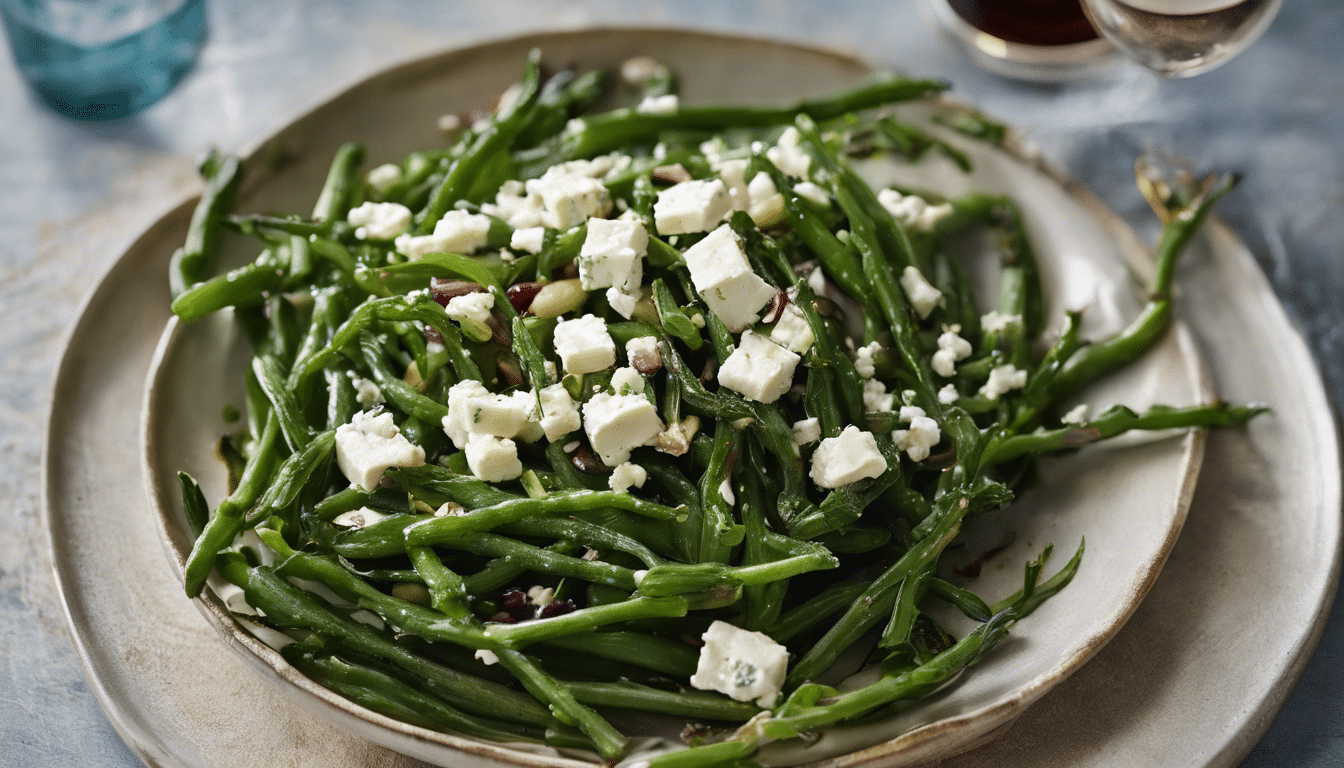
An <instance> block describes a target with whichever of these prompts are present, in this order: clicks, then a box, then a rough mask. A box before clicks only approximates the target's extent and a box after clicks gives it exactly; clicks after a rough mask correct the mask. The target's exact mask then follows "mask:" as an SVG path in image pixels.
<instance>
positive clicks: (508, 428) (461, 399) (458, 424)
mask: <svg viewBox="0 0 1344 768" xmlns="http://www.w3.org/2000/svg"><path fill="white" fill-rule="evenodd" d="M530 398H531V395H530V394H528V395H527V397H523V398H519V397H514V396H512V395H497V394H494V393H493V392H491V391H490V390H488V389H486V388H485V386H484V385H483V384H481V382H479V381H476V380H475V379H464V380H462V381H459V382H458V383H456V384H454V385H453V386H452V387H450V388H449V389H448V415H447V416H444V417H443V431H444V433H445V434H447V435H448V438H449V439H450V440H452V441H453V445H455V446H457V448H458V449H459V450H462V449H465V448H466V446H467V443H468V441H469V440H470V438H471V436H472V435H478V434H479V435H491V436H494V437H518V436H519V434H520V433H523V432H526V431H527V430H528V426H529V422H530V421H531V420H532V418H531V417H532V411H533V410H534V407H535V403H533V402H529V400H530Z"/></svg>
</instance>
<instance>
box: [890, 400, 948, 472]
mask: <svg viewBox="0 0 1344 768" xmlns="http://www.w3.org/2000/svg"><path fill="white" fill-rule="evenodd" d="M907 408H908V406H907ZM907 408H902V409H901V420H902V421H906V420H907V419H906V418H905V417H906V410H907ZM914 410H918V411H919V415H918V416H912V417H911V418H910V419H909V422H910V428H909V429H897V430H894V431H893V432H892V433H891V439H892V441H893V442H895V443H896V448H897V449H899V450H902V451H905V453H906V455H907V456H909V457H910V460H911V461H923V460H925V459H927V458H928V457H929V451H930V450H931V449H932V448H933V447H934V446H935V445H937V444H938V441H939V440H941V439H943V438H942V433H941V432H940V431H939V429H938V422H936V421H934V420H933V419H931V418H929V417H928V416H925V415H924V411H922V410H920V409H917V408H916V409H914Z"/></svg>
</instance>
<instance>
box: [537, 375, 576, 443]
mask: <svg viewBox="0 0 1344 768" xmlns="http://www.w3.org/2000/svg"><path fill="white" fill-rule="evenodd" d="M580 426H582V421H581V420H580V418H579V409H578V407H577V406H576V405H575V404H574V398H572V397H570V396H569V392H568V391H567V390H566V389H565V388H564V386H562V385H560V384H552V385H551V386H549V387H545V388H543V389H542V390H541V428H542V430H544V431H545V433H546V439H547V440H559V439H560V438H562V437H564V436H565V435H568V434H569V433H570V432H574V431H577V430H578V428H579V427H580Z"/></svg>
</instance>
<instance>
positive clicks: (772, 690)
mask: <svg viewBox="0 0 1344 768" xmlns="http://www.w3.org/2000/svg"><path fill="white" fill-rule="evenodd" d="M701 639H702V640H704V641H705V645H704V647H703V648H701V649H700V659H699V662H698V663H697V664H696V668H695V674H694V675H691V685H692V686H693V687H695V688H699V689H700V690H702V691H718V692H719V693H723V694H726V695H728V696H729V697H731V698H733V699H734V700H736V701H755V702H756V704H757V706H760V707H766V708H769V707H773V706H774V705H775V700H776V699H778V698H779V692H780V689H782V688H783V687H784V676H785V673H786V672H787V671H788V667H789V650H788V649H787V648H785V647H784V646H782V645H780V644H779V643H776V642H775V641H774V640H771V639H770V638H769V637H768V636H766V635H764V634H762V633H760V632H749V631H747V630H745V629H742V628H740V627H735V626H733V625H732V624H729V623H727V622H724V621H715V622H714V623H713V624H710V625H709V629H708V630H706V631H705V633H704V635H702V636H701Z"/></svg>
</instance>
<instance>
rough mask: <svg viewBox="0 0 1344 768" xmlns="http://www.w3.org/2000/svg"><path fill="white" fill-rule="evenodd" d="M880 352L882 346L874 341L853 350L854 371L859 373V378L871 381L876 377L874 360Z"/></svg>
mask: <svg viewBox="0 0 1344 768" xmlns="http://www.w3.org/2000/svg"><path fill="white" fill-rule="evenodd" d="M881 351H882V345H881V344H879V343H877V342H876V341H874V342H872V343H870V344H865V345H864V346H862V347H859V348H858V349H856V350H854V370H856V371H858V372H859V376H860V377H861V378H864V379H871V378H873V376H876V375H877V365H876V363H875V362H874V358H876V357H877V353H878V352H881Z"/></svg>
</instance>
